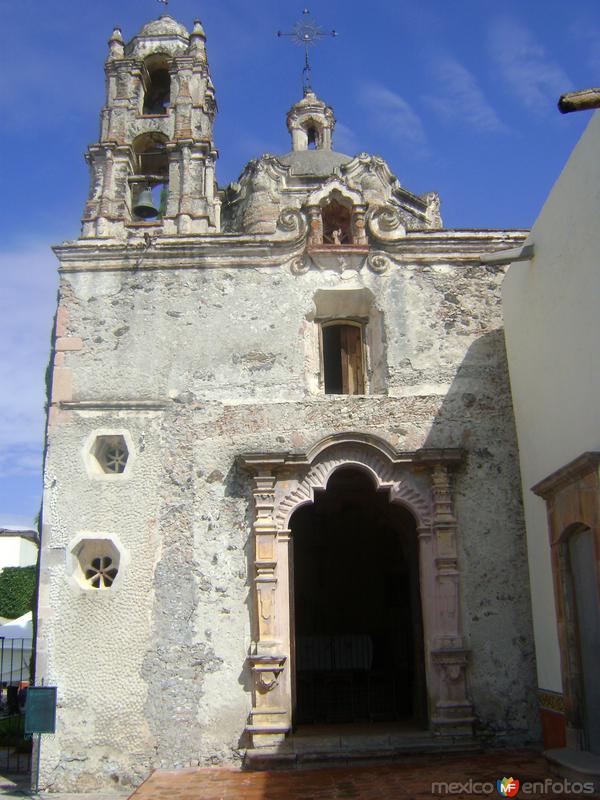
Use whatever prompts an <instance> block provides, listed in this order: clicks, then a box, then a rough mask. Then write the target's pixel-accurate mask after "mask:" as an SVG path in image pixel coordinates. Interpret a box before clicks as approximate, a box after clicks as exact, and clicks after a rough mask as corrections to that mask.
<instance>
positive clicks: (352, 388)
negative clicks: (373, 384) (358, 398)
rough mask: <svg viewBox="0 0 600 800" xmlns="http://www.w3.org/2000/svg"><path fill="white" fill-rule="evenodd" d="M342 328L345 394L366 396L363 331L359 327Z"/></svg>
mask: <svg viewBox="0 0 600 800" xmlns="http://www.w3.org/2000/svg"><path fill="white" fill-rule="evenodd" d="M340 328H341V330H340V334H341V335H340V345H341V358H342V384H343V387H344V388H343V393H344V394H364V391H365V385H364V372H363V353H362V336H361V329H360V328H359V327H358V325H342V326H340Z"/></svg>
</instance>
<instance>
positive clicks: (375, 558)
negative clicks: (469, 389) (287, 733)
mask: <svg viewBox="0 0 600 800" xmlns="http://www.w3.org/2000/svg"><path fill="white" fill-rule="evenodd" d="M416 528H417V524H416V521H415V518H414V517H413V515H412V514H411V513H410V512H409V511H408V510H407V509H406V508H404V507H403V506H401V505H398V504H394V503H390V495H389V491H387V490H384V491H379V490H377V489H376V486H375V483H374V481H373V478H372V476H370V474H369V473H368V472H366V471H365V470H364V469H360V468H357V467H354V466H348V467H346V466H344V467H340V468H338V469H337V470H336V471H335V472H334V473H333V474H332V475H331V477H330V478H329V481H328V483H327V488H326V489H325V490H324V491H323V490H321V491H318V490H317V491H316V492H315V498H314V502H313V503H311V504H310V505H304V506H302V507H300V508H298V509H297V510H296V511H295V512H294V513H293V515H292V517H291V520H290V529H291V532H292V536H291V541H292V567H293V569H292V575H293V578H292V580H291V586H290V594H291V603H290V613H291V630H292V654H293V701H292V706H293V712H292V717H293V725H294V727H295V728H296V729H297V728H298V726H300V727H302V726H314V725H323V724H343V723H361V724H365V723H369V724H370V723H395V724H398V723H403V724H406V725H409V726H411V727H421V728H422V727H426V725H427V711H426V707H427V703H426V681H425V668H424V656H423V624H422V613H421V598H420V583H419V556H418V541H417V530H416Z"/></svg>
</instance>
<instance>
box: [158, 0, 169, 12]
mask: <svg viewBox="0 0 600 800" xmlns="http://www.w3.org/2000/svg"><path fill="white" fill-rule="evenodd" d="M158 2H159V3H162V4H163V6H164V7H165V8H166V9H167V11H168V10H169V0H158Z"/></svg>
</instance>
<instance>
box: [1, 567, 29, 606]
mask: <svg viewBox="0 0 600 800" xmlns="http://www.w3.org/2000/svg"><path fill="white" fill-rule="evenodd" d="M35 581H36V568H35V566H31V567H6V568H5V569H3V570H2V572H0V617H8V618H9V619H16V618H17V617H21V616H22V615H23V614H26V613H27V612H28V611H32V610H33V604H34V602H35Z"/></svg>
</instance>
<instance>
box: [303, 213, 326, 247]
mask: <svg viewBox="0 0 600 800" xmlns="http://www.w3.org/2000/svg"><path fill="white" fill-rule="evenodd" d="M306 212H307V214H308V246H309V247H316V246H319V245H322V244H323V217H322V216H321V207H320V206H307V207H306Z"/></svg>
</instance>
